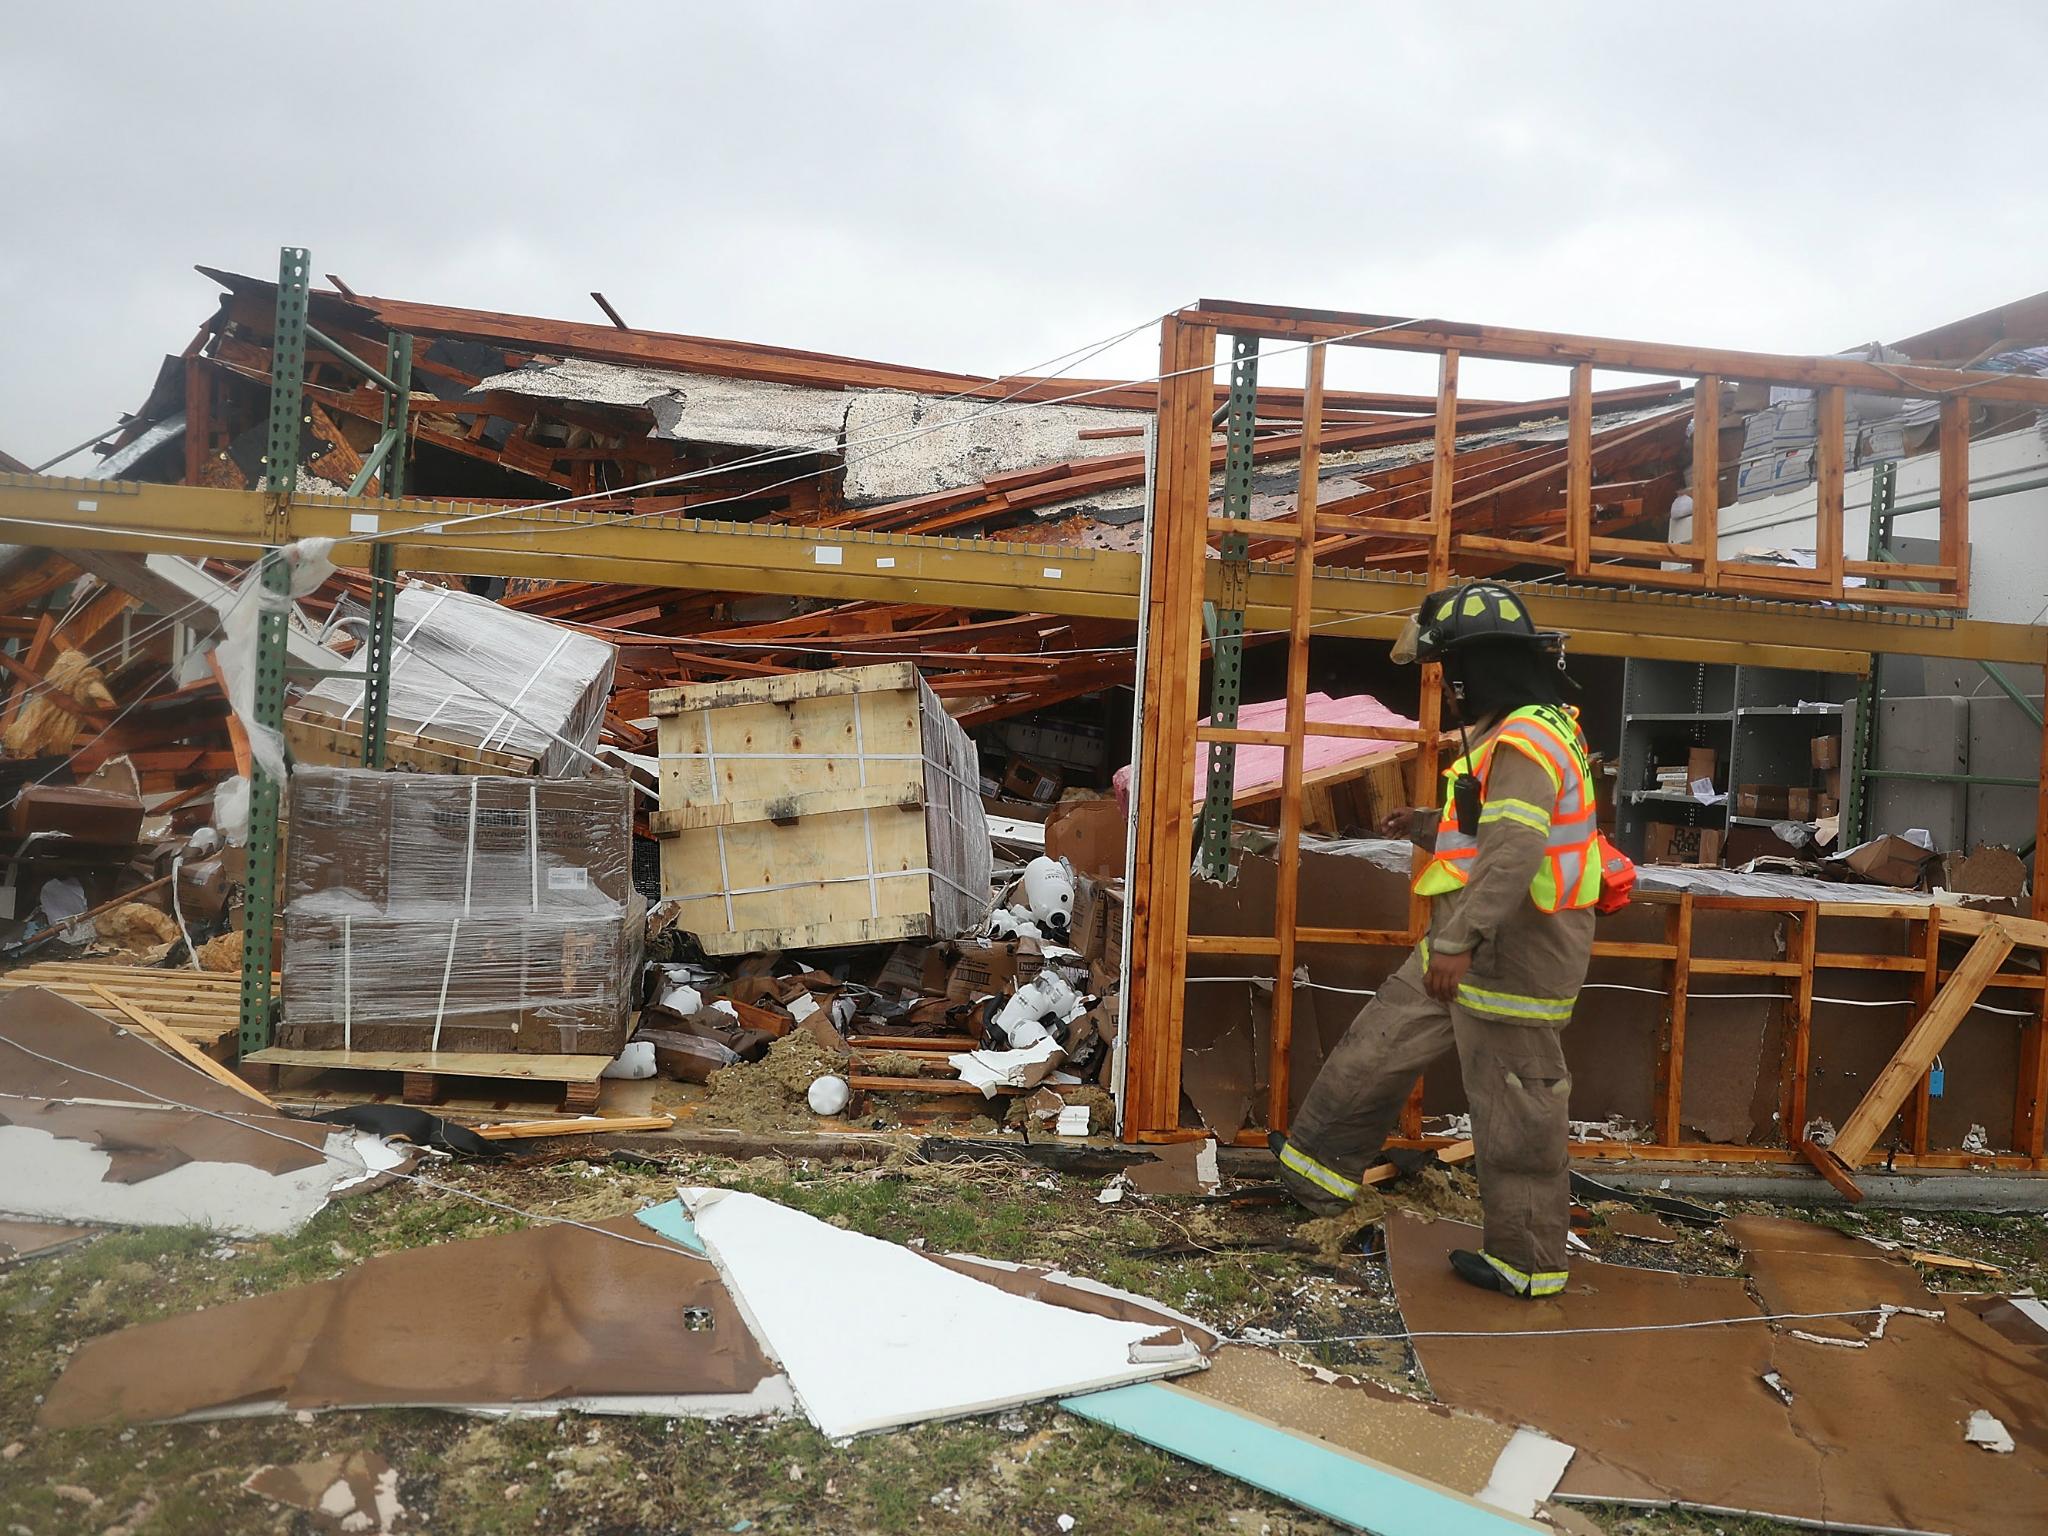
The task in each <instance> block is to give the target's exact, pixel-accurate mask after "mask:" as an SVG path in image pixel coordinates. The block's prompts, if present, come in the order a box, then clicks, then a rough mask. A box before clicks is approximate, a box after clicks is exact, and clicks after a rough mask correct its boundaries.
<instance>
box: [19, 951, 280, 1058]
mask: <svg viewBox="0 0 2048 1536" xmlns="http://www.w3.org/2000/svg"><path fill="white" fill-rule="evenodd" d="M22 987H46V988H48V989H49V990H50V991H52V992H55V993H56V994H57V995H58V996H60V997H63V998H67V999H69V1000H70V1001H72V1002H74V1003H77V1004H79V1005H80V1006H81V1007H84V1008H89V1009H91V1010H92V1011H93V1012H94V1013H96V1014H98V1015H99V1016H100V1017H101V1018H103V1019H105V1020H106V1021H107V1022H108V1023H110V1024H121V1025H131V1024H133V1023H134V1020H133V1019H131V1018H130V1017H129V1015H127V1014H126V1013H123V1012H122V1011H121V1009H120V1008H119V1007H118V1006H117V1005H116V1004H115V1003H113V1002H110V1001H108V997H107V996H106V995H103V994H102V991H101V989H104V990H105V993H106V994H111V995H112V996H113V997H114V998H118V999H121V1000H123V1001H126V1002H129V1003H133V1004H135V1005H136V1006H138V1007H140V1008H143V1009H145V1010H146V1011H147V1012H148V1013H149V1016H150V1017H151V1018H152V1019H154V1020H156V1022H157V1023H159V1024H162V1025H163V1026H165V1027H166V1028H167V1029H169V1030H170V1031H171V1032H172V1033H173V1034H175V1035H177V1036H178V1037H179V1038H181V1039H183V1040H184V1041H186V1042H187V1043H188V1044H190V1045H194V1046H196V1047H198V1048H199V1049H200V1050H201V1051H204V1052H206V1053H207V1054H208V1055H210V1056H212V1057H214V1058H215V1059H216V1060H224V1059H227V1058H228V1057H230V1056H232V1055H233V1052H234V1046H235V1036H236V1033H237V1031H238V1030H239V1028H240V1024H241V1005H242V983H241V978H240V977H239V976H217V975H213V974H210V973H207V972H203V971H185V970H179V971H167V970H160V969H157V968H155V967H152V966H138V965H109V964H105V963H95V962H92V961H83V960H51V961H46V962H44V963H43V964H41V965H31V966H27V967H25V968H23V969H21V970H18V971H9V972H7V973H6V974H5V975H0V991H14V990H18V989H19V988H22Z"/></svg>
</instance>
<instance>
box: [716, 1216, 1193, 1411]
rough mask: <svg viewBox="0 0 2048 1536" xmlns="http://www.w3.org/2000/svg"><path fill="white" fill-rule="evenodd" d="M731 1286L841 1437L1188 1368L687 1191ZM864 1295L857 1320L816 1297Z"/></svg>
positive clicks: (1098, 1322)
mask: <svg viewBox="0 0 2048 1536" xmlns="http://www.w3.org/2000/svg"><path fill="white" fill-rule="evenodd" d="M681 1194H682V1199H683V1204H684V1205H685V1206H687V1207H688V1208H689V1211H690V1215H691V1217H692V1218H693V1220H694V1221H695V1222H696V1225H697V1235H698V1236H699V1237H700V1238H702V1239H703V1242H704V1246H705V1247H706V1249H707V1250H709V1252H710V1255H711V1260H712V1262H713V1263H714V1264H716V1265H717V1266H718V1270H719V1273H720V1274H721V1275H722V1276H723V1277H724V1279H725V1283H726V1288H727V1289H728V1290H729V1291H731V1293H732V1295H733V1299H734V1301H735V1303H736V1304H737V1305H738V1306H739V1308H740V1310H741V1311H742V1312H743V1313H744V1314H745V1316H746V1318H747V1321H748V1324H749V1325H750V1326H751V1327H752V1328H753V1329H754V1332H755V1334H756V1336H757V1337H758V1338H759V1340H760V1342H761V1346H762V1348H764V1349H765V1350H767V1352H768V1353H769V1354H770V1355H772V1356H774V1358H775V1359H776V1360H777V1361H778V1362H779V1363H780V1364H781V1366H782V1368H783V1370H784V1372H785V1373H787V1375H788V1377H789V1380H790V1385H791V1386H792V1387H793V1388H794V1389H795V1391H796V1395H797V1400H798V1401H799V1402H800V1403H801V1404H802V1405H803V1408H804V1411H805V1413H806V1414H807V1415H808V1416H809V1417H810V1420H811V1422H812V1423H813V1424H815V1425H816V1426H817V1427H818V1428H819V1430H821V1431H822V1432H823V1433H825V1434H826V1435H829V1436H832V1437H834V1438H838V1437H841V1436H845V1435H855V1434H860V1433H863V1432H865V1431H868V1430H876V1429H889V1428H893V1427H895V1426H897V1425H901V1424H917V1423H922V1422H925V1421H927V1420H932V1419H948V1418H960V1417H963V1416H966V1415H969V1414H978V1413H991V1412H994V1411H995V1410H997V1409H1000V1408H1007V1407H1012V1406H1015V1405H1016V1404H1019V1403H1031V1402H1038V1401H1040V1400H1042V1399H1045V1398H1050V1397H1064V1396H1069V1395H1071V1394H1074V1393H1077V1392H1093V1391H1097V1390H1099V1389H1101V1388H1104V1387H1112V1386H1123V1385H1127V1384H1129V1383H1132V1382H1139V1381H1152V1380H1156V1379H1158V1378H1159V1377H1162V1376H1168V1375H1173V1374H1175V1373H1177V1372H1180V1371H1186V1370H1191V1369H1195V1368H1197V1367H1198V1366H1200V1365H1201V1364H1203V1363H1204V1362H1203V1360H1202V1358H1201V1356H1200V1354H1199V1353H1198V1352H1197V1351H1195V1350H1194V1348H1193V1346H1192V1345H1190V1346H1189V1348H1188V1351H1187V1352H1186V1353H1184V1354H1182V1355H1180V1356H1178V1357H1176V1358H1173V1359H1166V1360H1151V1361H1147V1362H1145V1363H1143V1364H1133V1363H1132V1360H1131V1354H1132V1347H1133V1346H1134V1345H1136V1344H1138V1343H1140V1342H1141V1341H1143V1340H1145V1339H1147V1338H1150V1337H1152V1336H1153V1335H1155V1334H1156V1333H1158V1331H1159V1330H1158V1329H1157V1328H1155V1327H1153V1326H1152V1325H1150V1324H1147V1323H1123V1322H1118V1321H1116V1320H1114V1319H1112V1318H1104V1317H1094V1316H1091V1315H1089V1314H1087V1313H1084V1312H1074V1311H1070V1310H1069V1309H1067V1308H1065V1307H1056V1306H1051V1305H1049V1304H1047V1303H1045V1302H1039V1301H1032V1300H1030V1299H1028V1298H1026V1297H1022V1296H1012V1295H1010V1294H1009V1293H1008V1292H1006V1291H1000V1290H997V1289H996V1288H995V1287H994V1286H992V1285H986V1284H984V1283H982V1282H981V1281H979V1280H974V1279H970V1278H969V1277H967V1276H965V1275H961V1274H956V1273H955V1272H954V1271H952V1270H950V1269H947V1268H945V1267H944V1266H942V1265H939V1264H934V1263H932V1262H931V1261H930V1260H929V1259H927V1258H925V1257H924V1256H923V1255H922V1254H918V1253H913V1252H912V1251H910V1250H909V1249H907V1248H900V1247H898V1246H897V1245H896V1244H894V1243H885V1242H883V1241H881V1240H880V1239H878V1238H872V1237H866V1236H863V1235H862V1234H860V1233H858V1232H846V1231H842V1230H840V1229H839V1228H838V1227H834V1226H830V1225H828V1224H827V1223H825V1222H822V1221H818V1220H816V1219H815V1218H813V1217H810V1216H806V1215H804V1214H803V1213H802V1212H801V1211H793V1210H790V1209H789V1208H788V1207H786V1206H781V1205H777V1204H776V1203H775V1202H774V1201H772V1200H764V1199H762V1198H761V1197H759V1196H758V1195H749V1194H742V1193H740V1192H738V1191H734V1190H718V1189H694V1188H693V1189H685V1190H683V1191H681ZM821 1274H829V1275H831V1276H833V1277H834V1285H835V1287H836V1288H838V1289H840V1290H842V1291H844V1292H846V1293H847V1294H851V1295H856V1296H860V1297H862V1298H863V1309H862V1316H861V1322H860V1326H859V1327H858V1328H849V1327H847V1326H846V1319H845V1316H844V1314H843V1313H842V1312H840V1311H839V1310H838V1309H835V1308H833V1307H829V1306H820V1305H819V1302H818V1288H817V1276H819V1275H821Z"/></svg>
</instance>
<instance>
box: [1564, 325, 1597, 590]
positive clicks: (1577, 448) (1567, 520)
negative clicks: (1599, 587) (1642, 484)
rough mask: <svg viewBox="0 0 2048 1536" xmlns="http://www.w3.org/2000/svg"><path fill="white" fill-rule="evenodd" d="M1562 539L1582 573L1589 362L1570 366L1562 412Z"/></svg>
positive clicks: (1587, 522) (1586, 547)
mask: <svg viewBox="0 0 2048 1536" xmlns="http://www.w3.org/2000/svg"><path fill="white" fill-rule="evenodd" d="M1564 526H1565V542H1566V543H1567V544H1569V545H1570V547H1571V569H1572V574H1573V575H1575V576H1583V575H1585V574H1586V572H1587V570H1588V569H1589V568H1590V567H1591V565H1592V560H1593V365H1592V364H1591V363H1579V364H1576V365H1574V367H1573V368H1572V389H1571V405H1570V406H1569V407H1568V408H1567V410H1566V412H1565V482H1564Z"/></svg>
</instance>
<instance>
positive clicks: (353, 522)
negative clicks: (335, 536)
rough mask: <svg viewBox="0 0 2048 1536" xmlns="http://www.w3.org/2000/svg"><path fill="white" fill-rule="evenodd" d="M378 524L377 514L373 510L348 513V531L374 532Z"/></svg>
mask: <svg viewBox="0 0 2048 1536" xmlns="http://www.w3.org/2000/svg"><path fill="white" fill-rule="evenodd" d="M378 526H379V525H378V521H377V514H376V513H374V512H351V513H349V515H348V531H349V532H350V533H375V532H376V531H377V528H378Z"/></svg>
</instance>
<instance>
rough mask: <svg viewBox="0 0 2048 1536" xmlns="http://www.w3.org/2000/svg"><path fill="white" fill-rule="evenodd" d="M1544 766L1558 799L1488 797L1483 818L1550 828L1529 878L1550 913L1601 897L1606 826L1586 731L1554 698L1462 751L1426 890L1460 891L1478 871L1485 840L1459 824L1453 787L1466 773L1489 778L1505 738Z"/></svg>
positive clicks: (1421, 881) (1422, 886)
mask: <svg viewBox="0 0 2048 1536" xmlns="http://www.w3.org/2000/svg"><path fill="white" fill-rule="evenodd" d="M1503 742H1505V743H1507V744H1508V745H1509V746H1511V747H1512V748H1514V749H1515V750H1517V751H1520V752H1523V753H1525V754H1526V755H1528V756H1529V757H1532V758H1534V759H1535V760H1536V762H1537V763H1538V764H1540V765H1541V767H1542V769H1543V772H1544V775H1545V776H1546V777H1547V778H1548V779H1549V780H1550V783H1551V801H1550V803H1549V804H1548V805H1538V804H1536V803H1534V802H1532V801H1528V800H1515V799H1509V798H1506V797H1503V798H1500V799H1495V798H1493V797H1492V796H1490V795H1485V796H1483V798H1482V801H1481V805H1480V810H1479V825H1480V826H1481V827H1482V828H1484V827H1487V826H1489V825H1491V824H1493V823H1494V822H1497V821H1509V822H1513V823H1515V824H1516V825H1518V826H1525V827H1528V828H1529V829H1530V830H1532V831H1536V832H1541V833H1542V834H1543V862H1542V864H1541V865H1539V866H1538V867H1537V870H1536V875H1535V878H1533V879H1532V880H1531V881H1530V882H1529V899H1530V900H1531V901H1533V902H1534V903H1535V904H1536V906H1537V909H1538V910H1539V911H1543V912H1563V911H1569V910H1571V909H1573V908H1576V907H1590V906H1592V905H1593V903H1594V902H1596V901H1597V900H1599V898H1600V853H1599V839H1600V832H1599V827H1598V825H1597V820H1598V815H1599V812H1598V808H1597V807H1596V806H1595V804H1594V799H1593V774H1592V766H1591V764H1590V763H1589V762H1588V761H1587V758H1586V748H1585V743H1584V738H1583V737H1582V736H1581V735H1580V734H1579V726H1578V720H1577V719H1576V717H1575V715H1574V714H1572V713H1567V712H1566V711H1564V710H1562V709H1557V708H1554V707H1552V706H1550V705H1546V704H1531V705H1526V706H1524V707H1523V708H1521V709H1518V710H1516V711H1514V713H1512V714H1510V715H1509V716H1508V717H1507V719H1506V720H1504V721H1503V722H1502V723H1501V727H1500V729H1499V730H1498V731H1497V732H1495V733H1494V735H1493V738H1492V739H1491V740H1489V741H1486V742H1482V743H1481V744H1480V745H1479V747H1478V748H1477V749H1475V750H1474V751H1473V753H1472V754H1471V758H1470V761H1469V763H1468V761H1467V759H1465V758H1462V757H1461V758H1459V759H1458V760H1457V761H1456V762H1455V763H1453V764H1451V766H1450V769H1449V771H1448V772H1447V773H1445V775H1444V802H1443V815H1442V817H1441V819H1440V820H1439V822H1438V826H1437V835H1436V849H1435V853H1434V856H1433V857H1432V858H1431V859H1430V861H1429V863H1428V865H1427V866H1425V867H1424V869H1423V871H1422V873H1421V875H1420V876H1419V877H1417V879H1416V881H1415V889H1416V890H1417V891H1418V892H1420V893H1421V894H1422V895H1424V896H1441V895H1443V894H1444V893H1445V892H1447V891H1454V890H1457V889H1458V888H1459V887H1461V886H1463V885H1464V884H1466V882H1468V881H1469V880H1470V879H1471V878H1472V860H1473V858H1474V856H1475V855H1477V853H1478V852H1479V839H1478V838H1477V837H1476V836H1471V837H1468V836H1467V835H1466V834H1465V833H1463V832H1461V831H1460V830H1459V829H1458V818H1457V807H1456V805H1455V803H1454V801H1453V797H1452V793H1451V786H1452V785H1453V784H1454V783H1455V782H1456V781H1457V778H1458V776H1459V775H1460V774H1463V773H1468V772H1469V773H1471V774H1472V775H1473V776H1474V777H1476V778H1477V779H1478V780H1479V782H1480V785H1481V787H1482V791H1483V789H1484V786H1485V785H1486V782H1487V778H1488V770H1489V769H1490V768H1491V767H1492V764H1493V754H1494V752H1495V750H1496V749H1497V748H1498V747H1499V746H1500V745H1501V744H1502V743H1503Z"/></svg>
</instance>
